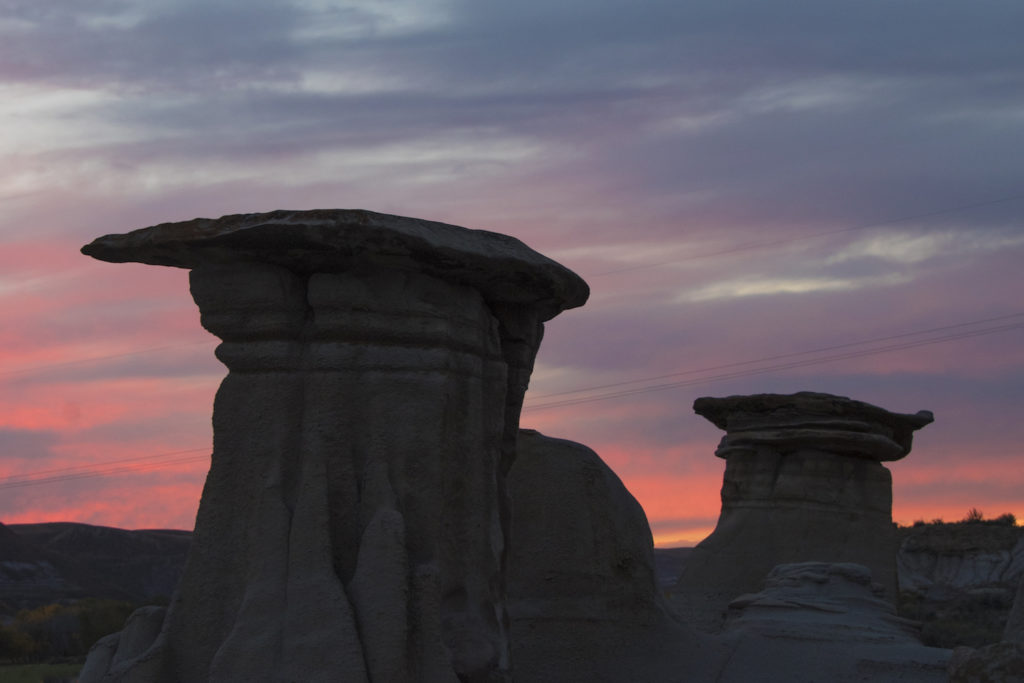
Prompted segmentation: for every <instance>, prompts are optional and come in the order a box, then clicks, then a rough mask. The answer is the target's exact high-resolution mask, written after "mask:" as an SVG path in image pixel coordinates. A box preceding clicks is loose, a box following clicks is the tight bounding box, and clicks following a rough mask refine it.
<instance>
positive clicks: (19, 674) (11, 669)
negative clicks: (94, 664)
mask: <svg viewBox="0 0 1024 683" xmlns="http://www.w3.org/2000/svg"><path fill="white" fill-rule="evenodd" d="M81 669H82V665H81V663H78V664H75V663H70V664H3V665H0V683H49V681H76V680H78V672H79V671H81Z"/></svg>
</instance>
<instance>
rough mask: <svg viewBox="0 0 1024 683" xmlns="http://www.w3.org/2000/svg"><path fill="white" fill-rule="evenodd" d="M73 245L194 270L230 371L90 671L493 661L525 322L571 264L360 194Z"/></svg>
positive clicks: (499, 628) (263, 676) (504, 661)
mask: <svg viewBox="0 0 1024 683" xmlns="http://www.w3.org/2000/svg"><path fill="white" fill-rule="evenodd" d="M83 251H84V252H85V253H87V254H89V255H92V256H95V257H96V258H100V259H103V260H107V261H114V262H121V261H138V262H142V263H150V264H158V265H170V266H177V267H183V268H190V269H191V270H192V272H191V279H190V282H191V290H192V295H193V298H194V299H195V301H196V303H197V304H198V306H199V309H200V312H201V314H202V324H203V326H204V327H205V328H206V329H208V330H209V331H211V332H213V333H214V334H216V335H217V336H218V337H220V338H221V339H222V340H223V343H222V344H221V345H220V346H219V347H218V349H217V357H218V358H219V359H220V360H221V361H222V362H223V363H224V364H225V365H226V366H227V367H228V370H229V373H228V375H227V377H226V378H225V379H224V381H223V383H222V385H221V387H220V389H219V391H218V393H217V398H216V401H215V405H214V413H213V427H214V447H213V456H212V462H211V467H210V472H209V474H208V477H207V481H206V485H205V488H204V491H203V498H202V502H201V504H200V508H199V513H198V516H197V519H196V529H195V535H194V540H193V546H192V550H191V553H190V555H189V559H188V561H187V563H186V567H185V571H184V575H183V577H182V580H181V583H180V586H179V589H178V592H177V594H176V595H175V597H174V599H173V600H172V602H171V604H170V606H169V608H168V611H167V615H166V618H165V619H164V620H163V623H162V627H161V629H160V632H159V636H158V637H157V638H156V639H155V640H154V642H153V643H152V644H151V646H150V647H148V648H145V650H144V651H142V652H133V658H132V659H131V660H130V661H129V662H124V658H123V657H121V656H120V655H119V653H117V652H114V653H113V654H111V655H110V657H111V661H116V662H119V666H118V668H117V671H116V672H114V671H110V674H109V675H108V676H107V678H104V679H103V680H116V681H158V682H162V681H167V682H170V681H190V682H192V681H195V682H200V681H252V680H282V681H285V680H287V681H320V680H323V681H328V680H331V681H334V680H345V681H413V680H415V681H428V682H434V681H451V682H454V681H456V680H462V681H496V680H505V679H507V677H508V671H509V641H508V633H507V615H506V608H505V604H504V587H503V569H502V564H503V556H504V553H505V539H506V530H507V524H508V509H507V500H506V492H505V490H504V483H505V474H506V473H507V470H508V468H509V467H510V465H511V463H512V461H513V459H514V456H515V440H516V435H517V432H518V418H519V410H520V408H521V405H522V397H523V393H524V391H525V389H526V383H527V381H528V378H529V374H530V372H531V370H532V364H533V358H534V354H535V353H536V351H537V346H538V345H539V343H540V339H541V335H542V331H543V326H542V323H543V321H545V320H547V319H549V318H551V317H553V316H554V315H556V314H557V313H558V312H559V311H561V310H563V309H565V308H570V307H574V306H579V305H581V304H582V303H583V302H584V300H585V299H586V296H587V288H586V285H585V284H584V283H583V282H582V280H580V279H579V278H578V277H577V276H575V275H574V274H573V273H571V272H569V271H567V270H566V269H564V268H562V267H561V266H559V265H558V264H556V263H554V262H553V261H550V260H549V259H546V258H545V257H543V256H541V255H540V254H537V253H536V252H533V251H532V250H530V249H528V248H527V247H526V246H525V245H523V244H522V243H521V242H519V241H518V240H515V239H513V238H511V237H507V236H504V235H498V234H495V233H488V232H483V231H474V230H466V229H464V228H458V227H455V226H450V225H444V224H440V223H433V222H428V221H420V220H416V219H410V218H401V217H397V216H387V215H383V214H376V213H372V212H368V211H348V210H323V211H304V212H288V211H276V212H273V213H268V214H246V215H239V216H227V217H224V218H221V219H218V220H207V219H197V220H194V221H190V222H186V223H174V224H163V225H159V226H155V227H152V228H147V229H144V230H140V231H135V232H132V233H128V234H126V235H110V236H107V237H103V238H100V239H98V240H96V241H95V242H93V243H92V244H90V245H88V246H87V247H85V248H84V249H83ZM135 640H137V639H135ZM138 649H139V646H138V644H137V643H135V642H134V641H133V650H138ZM93 668H96V667H93ZM83 680H85V679H83Z"/></svg>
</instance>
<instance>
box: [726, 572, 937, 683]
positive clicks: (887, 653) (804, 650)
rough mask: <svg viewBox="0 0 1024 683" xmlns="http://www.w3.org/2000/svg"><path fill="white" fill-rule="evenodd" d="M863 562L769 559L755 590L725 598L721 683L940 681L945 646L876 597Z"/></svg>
mask: <svg viewBox="0 0 1024 683" xmlns="http://www.w3.org/2000/svg"><path fill="white" fill-rule="evenodd" d="M877 589H878V586H877V584H875V585H874V586H873V585H872V581H871V572H870V571H868V569H867V567H864V566H863V565H859V564H853V563H826V562H803V563H794V564H784V565H779V566H778V567H775V568H774V569H773V570H772V571H771V572H770V573H769V574H768V576H767V577H766V579H765V581H764V589H763V590H762V591H760V592H759V593H755V594H747V595H743V596H740V597H738V598H737V599H736V600H734V601H733V602H732V603H731V604H730V605H729V617H728V621H727V623H726V626H725V630H724V631H723V633H722V641H723V642H724V643H725V644H726V645H727V647H728V648H729V651H730V652H729V655H728V657H727V659H726V663H725V665H724V666H722V668H721V669H720V672H719V674H718V677H717V678H715V680H716V681H718V682H719V683H747V682H748V681H764V682H765V683H775V682H778V683H802V682H806V683H817V682H818V681H829V682H830V683H844V682H847V681H849V682H850V683H853V682H854V681H907V682H908V683H909V682H911V681H913V682H915V683H942V682H943V681H945V680H946V665H947V662H948V660H949V656H950V651H949V650H943V649H939V648H932V647H925V646H923V645H921V643H920V642H919V641H918V639H917V633H916V632H917V628H916V626H917V625H916V623H915V622H909V621H907V620H904V619H901V618H899V617H897V616H896V610H895V608H894V607H893V605H892V604H891V603H890V602H888V601H886V600H884V599H881V598H880V597H879V595H878V594H877Z"/></svg>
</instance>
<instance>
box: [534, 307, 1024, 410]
mask: <svg viewBox="0 0 1024 683" xmlns="http://www.w3.org/2000/svg"><path fill="white" fill-rule="evenodd" d="M1021 328H1024V322H1020V323H1013V324H1009V325H1000V326H994V327H990V328H984V329H981V330H969V331H965V332H959V333H955V334H949V335H945V336H941V337H936V338H933V339H924V340H918V341H914V342H904V343H901V344H892V345H889V346H883V347H879V348H874V349H863V350H861V351H852V352H847V353H841V354H835V355H831V356H823V357H821V358H813V359H806V360H801V361H793V362H790V363H779V364H775V365H768V366H765V367H763V368H754V369H751V370H742V371H737V372H728V373H722V374H718V375H710V376H707V377H699V378H696V379H691V380H683V381H681V382H667V383H665V384H656V385H654V386H650V387H641V388H637V389H626V390H623V391H612V392H606V393H603V394H597V395H595V396H583V397H579V398H571V399H563V400H561V401H549V402H547V403H540V404H536V405H531V406H524V407H523V411H524V412H525V411H529V410H545V409H549V408H562V407H565V406H573V405H579V404H582V403H593V402H595V401H607V400H610V399H614V398H623V397H626V396H634V395H636V394H646V393H650V392H654V391H665V390H667V389H678V388H682V387H688V386H694V385H697V384H706V383H708V382H715V381H722V380H728V379H736V378H739V377H749V376H752V375H763V374H765V373H769V372H776V371H778V370H790V369H793V368H801V367H806V366H809V365H819V364H821V363H829V362H832V361H835V360H847V359H850V358H862V357H864V356H872V355H876V354H880V353H888V352H890V351H901V350H904V349H911V348H917V347H920V346H928V345H930V344H940V343H944V342H948V341H954V340H958V339H968V338H970V337H980V336H984V335H987V334H995V333H997V332H1006V331H1009V330H1015V329H1021ZM752 362H756V361H744V362H743V363H742V364H749V363H752ZM735 365H741V364H739V363H737V364H735ZM726 367H728V366H726ZM679 374H683V373H679ZM630 383H632V382H623V383H622V384H624V385H625V384H630ZM609 386H615V385H609Z"/></svg>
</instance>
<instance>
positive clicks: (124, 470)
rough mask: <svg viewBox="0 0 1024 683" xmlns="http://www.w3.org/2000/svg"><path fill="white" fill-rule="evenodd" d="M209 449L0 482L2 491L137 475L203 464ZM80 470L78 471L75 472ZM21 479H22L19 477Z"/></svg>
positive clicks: (82, 467) (71, 468)
mask: <svg viewBox="0 0 1024 683" xmlns="http://www.w3.org/2000/svg"><path fill="white" fill-rule="evenodd" d="M209 450H210V449H209V448H193V449H189V450H187V451H175V452H176V453H192V452H197V451H205V452H206V453H204V454H203V455H199V456H196V455H192V456H186V457H178V458H174V459H169V460H164V461H162V462H150V463H143V464H132V465H123V464H122V465H115V466H113V467H111V466H109V465H108V464H106V463H104V464H102V465H83V466H80V467H68V468H64V469H65V470H66V471H67V472H68V473H67V474H56V475H52V476H48V477H40V476H38V475H39V474H42V472H31V473H28V474H24V475H15V477H8V478H7V479H5V480H2V481H0V490H4V489H14V488H22V487H25V486H38V485H40V484H56V483H59V482H65V481H78V480H80V479H91V478H94V477H109V476H112V475H115V474H135V473H137V472H149V471H152V470H157V469H163V468H165V467H172V466H174V465H184V464H189V463H193V462H201V461H203V460H206V459H208V458H209V455H207V453H209ZM167 455H168V454H166V453H165V454H162V455H156V456H142V457H139V458H130V459H128V460H145V459H147V458H149V459H154V458H161V457H166V456H167ZM128 460H124V461H116V460H115V461H111V462H128ZM74 470H78V471H74ZM60 471H61V470H49V472H60ZM19 476H20V477H21V478H20V479H19V478H17V477H19Z"/></svg>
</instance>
